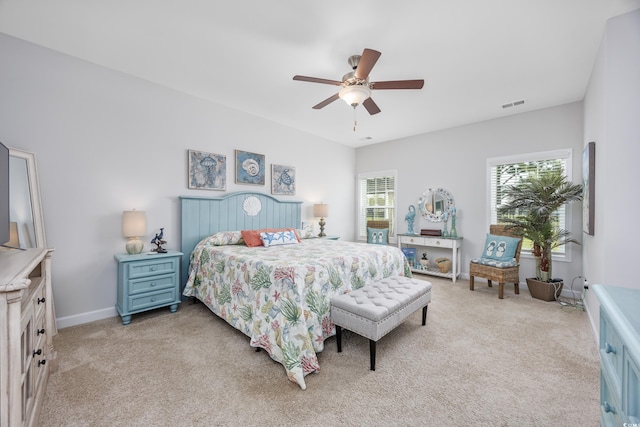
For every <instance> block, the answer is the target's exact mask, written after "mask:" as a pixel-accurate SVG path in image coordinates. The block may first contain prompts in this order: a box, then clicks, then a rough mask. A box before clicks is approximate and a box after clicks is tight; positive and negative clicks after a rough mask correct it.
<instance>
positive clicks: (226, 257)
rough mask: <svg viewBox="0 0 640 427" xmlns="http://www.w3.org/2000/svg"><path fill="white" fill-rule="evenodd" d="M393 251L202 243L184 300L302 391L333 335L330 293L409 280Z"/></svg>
mask: <svg viewBox="0 0 640 427" xmlns="http://www.w3.org/2000/svg"><path fill="white" fill-rule="evenodd" d="M410 275H411V270H410V269H409V265H408V263H407V262H406V259H405V257H404V255H403V254H402V252H401V251H400V250H399V249H398V248H397V247H393V246H385V245H371V244H366V243H353V242H344V241H335V240H328V239H304V240H302V241H301V242H300V243H299V244H293V245H284V246H273V247H268V248H265V247H253V248H250V247H247V246H245V245H227V246H213V245H211V244H210V242H209V241H207V239H204V240H203V241H201V242H200V243H199V244H198V245H197V246H196V247H195V249H194V250H193V252H192V253H191V264H190V267H189V279H188V281H187V285H186V288H185V290H184V295H186V296H193V297H196V298H198V299H199V300H200V301H202V302H203V303H204V304H205V305H207V307H209V309H210V310H211V311H213V312H214V313H215V314H217V315H218V316H220V317H221V318H223V319H224V320H226V321H227V322H228V323H230V324H231V325H233V326H234V327H235V328H237V329H239V330H240V331H242V332H243V333H244V334H246V335H247V336H249V337H250V338H251V342H250V344H251V346H253V347H261V348H263V349H265V350H266V351H267V352H268V353H269V355H270V356H271V358H273V359H274V360H276V361H278V362H280V363H282V365H283V366H284V368H285V370H286V372H287V376H288V377H289V379H290V380H291V381H294V382H297V383H298V384H299V385H300V387H301V388H302V389H305V388H306V385H305V382H304V376H305V375H307V374H309V373H311V372H315V371H318V370H319V368H320V367H319V364H318V358H317V357H316V353H318V352H321V351H322V350H323V348H324V340H325V339H327V338H328V337H330V336H332V335H334V334H335V327H334V325H333V324H332V323H331V321H330V319H329V301H330V299H331V296H332V295H336V294H342V293H345V292H349V291H351V290H352V289H357V288H360V287H362V286H364V285H366V284H368V283H371V282H373V281H376V280H380V279H382V278H384V277H389V276H410Z"/></svg>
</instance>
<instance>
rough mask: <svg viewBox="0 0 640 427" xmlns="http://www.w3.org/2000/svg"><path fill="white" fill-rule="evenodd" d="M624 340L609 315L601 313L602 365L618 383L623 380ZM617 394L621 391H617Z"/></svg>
mask: <svg viewBox="0 0 640 427" xmlns="http://www.w3.org/2000/svg"><path fill="white" fill-rule="evenodd" d="M622 347H623V346H622V340H621V339H620V336H619V335H618V332H617V331H616V329H615V328H614V326H613V324H612V323H611V320H610V319H609V316H608V315H607V313H606V312H605V311H603V310H601V311H600V357H601V359H602V364H603V365H605V366H606V368H607V369H608V370H609V371H610V373H611V374H613V375H615V377H616V380H617V382H618V383H619V382H620V379H621V378H622ZM616 392H617V393H619V391H617V390H616Z"/></svg>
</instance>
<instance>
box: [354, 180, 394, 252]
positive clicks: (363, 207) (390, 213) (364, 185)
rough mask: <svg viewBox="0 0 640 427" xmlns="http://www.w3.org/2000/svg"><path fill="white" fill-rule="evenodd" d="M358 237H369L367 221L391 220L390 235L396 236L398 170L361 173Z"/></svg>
mask: <svg viewBox="0 0 640 427" xmlns="http://www.w3.org/2000/svg"><path fill="white" fill-rule="evenodd" d="M358 181H359V190H358V193H359V201H358V205H359V206H358V237H359V238H360V239H365V240H366V238H367V221H371V220H386V221H389V237H390V238H391V237H392V236H395V203H396V172H395V171H386V172H374V173H368V174H360V175H359V178H358Z"/></svg>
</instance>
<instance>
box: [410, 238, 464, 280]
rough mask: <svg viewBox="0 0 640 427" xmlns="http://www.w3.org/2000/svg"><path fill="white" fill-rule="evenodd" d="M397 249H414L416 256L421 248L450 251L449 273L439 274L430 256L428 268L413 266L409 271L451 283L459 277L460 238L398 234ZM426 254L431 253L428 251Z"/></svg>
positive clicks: (433, 259)
mask: <svg viewBox="0 0 640 427" xmlns="http://www.w3.org/2000/svg"><path fill="white" fill-rule="evenodd" d="M398 247H399V248H400V249H402V248H403V247H415V248H416V252H417V254H418V255H420V253H421V249H420V248H421V247H422V248H440V249H445V250H448V251H450V252H451V254H450V256H451V269H450V271H449V272H447V273H441V272H440V270H438V268H437V267H436V266H435V265H434V264H435V258H434V257H433V256H432V255H430V256H429V259H430V260H431V266H430V268H428V269H425V268H421V266H420V265H418V266H417V267H418V268H416V266H415V265H413V266H411V271H412V272H414V273H420V274H430V275H432V276H440V277H448V278H449V279H451V280H452V281H453V283H456V279H457V278H458V276H459V275H460V249H461V248H462V237H458V238H455V239H445V238H442V237H430V236H421V235H418V234H398ZM426 252H428V253H431V251H429V250H427V251H426ZM418 258H419V256H418Z"/></svg>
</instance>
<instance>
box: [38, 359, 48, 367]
mask: <svg viewBox="0 0 640 427" xmlns="http://www.w3.org/2000/svg"><path fill="white" fill-rule="evenodd" d="M45 363H47V361H46V360H38V368H39V367H40V366H42V365H44V364H45Z"/></svg>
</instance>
